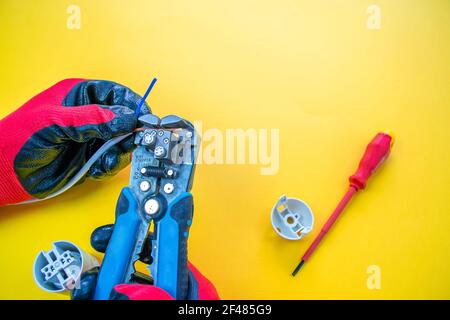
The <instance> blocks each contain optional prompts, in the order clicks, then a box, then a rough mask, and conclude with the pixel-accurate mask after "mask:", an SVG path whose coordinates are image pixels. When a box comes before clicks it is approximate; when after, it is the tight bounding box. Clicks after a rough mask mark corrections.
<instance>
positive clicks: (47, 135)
mask: <svg viewBox="0 0 450 320" xmlns="http://www.w3.org/2000/svg"><path fill="white" fill-rule="evenodd" d="M140 99H141V97H140V96H139V95H137V94H136V93H134V92H133V91H131V90H130V89H128V88H127V87H124V86H122V85H120V84H117V83H114V82H111V81H102V80H83V79H67V80H63V81H61V82H59V83H57V84H55V85H54V86H53V87H51V88H49V89H47V90H46V91H44V92H42V93H40V94H38V95H37V96H35V97H34V98H32V99H31V100H30V101H28V102H27V103H25V104H24V105H23V106H22V107H21V108H19V109H18V110H16V111H15V112H13V113H12V114H10V115H9V116H7V117H5V118H4V119H2V120H0V205H6V204H13V203H18V202H22V201H25V200H29V199H31V198H33V197H34V198H45V197H46V196H47V195H49V194H51V193H53V192H55V191H57V190H58V189H60V188H61V187H63V186H64V185H65V184H66V183H67V182H68V181H69V180H70V179H71V178H72V177H73V176H74V175H75V174H76V173H77V172H78V171H79V170H80V169H81V167H82V166H83V165H84V164H85V163H86V161H87V160H88V159H89V158H90V157H91V155H92V154H93V153H95V151H96V150H97V149H98V148H99V147H100V146H101V145H102V144H103V143H104V142H105V141H106V140H109V139H111V138H113V137H116V136H119V135H123V134H126V133H129V132H132V131H133V130H134V129H135V127H136V116H135V111H134V110H135V109H136V107H137V105H138V103H139V101H140ZM146 113H150V109H149V108H148V106H147V105H145V106H144V107H143V108H142V110H141V113H140V114H141V115H142V114H146ZM132 139H133V137H132V136H130V137H129V138H127V139H125V140H123V141H122V142H121V143H119V144H118V145H115V146H114V147H112V148H111V149H109V150H108V151H107V152H106V153H105V154H103V156H102V157H101V158H100V159H98V160H97V162H96V163H94V165H93V166H92V167H91V168H90V170H89V172H88V173H87V177H90V178H93V179H100V178H104V177H107V176H111V175H114V174H115V173H117V172H118V171H119V170H120V169H122V168H124V167H125V166H126V165H127V164H128V163H129V162H130V157H131V151H132V149H133V148H134V144H133V140H132Z"/></svg>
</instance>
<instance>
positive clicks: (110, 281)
mask: <svg viewBox="0 0 450 320" xmlns="http://www.w3.org/2000/svg"><path fill="white" fill-rule="evenodd" d="M141 223H142V220H141V219H140V217H139V215H138V213H137V203H136V200H135V198H134V196H133V194H132V192H131V190H130V189H129V188H128V187H126V188H123V189H122V192H121V194H120V196H119V200H118V201H117V206H116V222H115V225H114V231H113V234H112V236H111V240H110V241H109V244H108V247H107V249H106V253H105V257H104V259H103V262H102V266H101V268H100V273H99V275H98V280H97V286H96V288H95V293H94V300H108V299H109V297H110V295H111V291H112V289H113V288H114V286H115V285H117V284H120V283H123V282H124V279H123V277H124V275H125V274H126V270H127V268H128V264H129V263H130V261H131V255H132V254H133V250H134V247H135V244H136V237H137V235H138V230H139V226H140V224H141Z"/></svg>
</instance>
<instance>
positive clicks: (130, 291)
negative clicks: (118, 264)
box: [112, 263, 220, 300]
mask: <svg viewBox="0 0 450 320" xmlns="http://www.w3.org/2000/svg"><path fill="white" fill-rule="evenodd" d="M189 270H190V271H191V277H193V278H194V279H195V282H196V285H197V290H196V295H197V296H196V297H195V298H193V297H189V299H198V300H219V299H220V297H219V294H218V293H217V290H216V288H215V287H214V285H213V284H212V283H211V282H210V281H209V280H208V279H206V278H205V276H204V275H202V274H201V273H200V271H198V270H197V269H196V268H195V267H194V266H193V265H192V264H191V263H189ZM192 282H194V281H190V283H189V285H190V286H191V285H192ZM112 298H113V299H116V300H174V298H173V297H172V296H171V295H170V294H168V293H167V292H166V291H164V290H163V289H161V288H158V287H155V286H150V285H145V284H119V285H117V286H115V287H114V293H113V296H112Z"/></svg>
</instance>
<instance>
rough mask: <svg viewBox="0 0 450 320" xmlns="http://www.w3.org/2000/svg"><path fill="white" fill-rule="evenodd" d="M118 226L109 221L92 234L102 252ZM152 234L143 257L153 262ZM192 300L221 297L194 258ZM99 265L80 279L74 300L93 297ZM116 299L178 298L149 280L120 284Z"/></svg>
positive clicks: (145, 245) (190, 278)
mask: <svg viewBox="0 0 450 320" xmlns="http://www.w3.org/2000/svg"><path fill="white" fill-rule="evenodd" d="M113 229H114V225H113V224H109V225H105V226H102V227H99V228H97V229H95V230H94V232H93V233H92V235H91V245H92V247H93V248H94V249H95V250H97V251H98V252H101V253H104V252H105V251H106V248H107V247H108V242H109V240H110V239H111V235H112V232H113ZM151 237H152V235H151V234H150V235H149V236H148V237H147V239H146V240H145V242H144V245H143V250H142V252H143V253H144V252H145V254H141V255H140V256H139V260H141V261H142V262H144V263H147V264H148V263H151V250H152V246H151ZM188 267H189V286H188V300H218V299H220V297H219V295H218V293H217V290H216V288H215V287H214V285H213V284H212V283H211V282H210V281H209V280H208V279H207V278H206V277H205V276H203V275H202V274H201V273H200V271H198V270H197V269H196V268H195V267H194V266H193V265H192V264H191V263H190V262H189V263H188ZM97 277H98V268H94V269H92V270H90V271H88V272H85V273H84V274H83V275H82V276H81V279H80V283H79V285H78V286H77V288H76V289H75V290H73V291H72V292H71V298H72V299H73V300H89V299H92V297H93V295H94V292H95V286H96V284H97ZM110 298H111V299H113V300H174V298H173V297H172V296H171V295H170V294H169V293H167V292H166V291H164V290H163V289H161V288H159V287H156V286H153V285H149V284H119V285H116V286H115V287H114V289H113V292H112V293H111V296H110Z"/></svg>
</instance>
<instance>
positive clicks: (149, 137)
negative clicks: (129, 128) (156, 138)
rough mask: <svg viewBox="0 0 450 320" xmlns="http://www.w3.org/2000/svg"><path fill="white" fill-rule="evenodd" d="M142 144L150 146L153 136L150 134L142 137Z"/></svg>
mask: <svg viewBox="0 0 450 320" xmlns="http://www.w3.org/2000/svg"><path fill="white" fill-rule="evenodd" d="M144 142H145V143H147V144H150V143H152V142H153V136H152V135H151V134H150V133H146V134H145V135H144Z"/></svg>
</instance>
